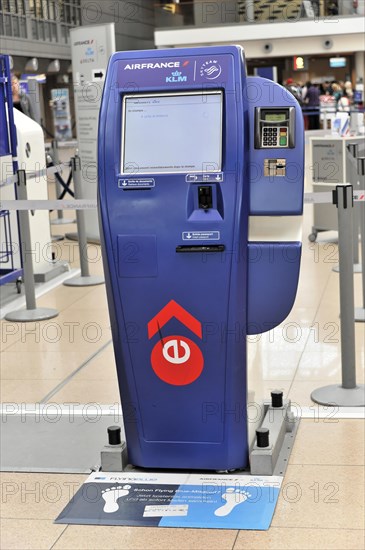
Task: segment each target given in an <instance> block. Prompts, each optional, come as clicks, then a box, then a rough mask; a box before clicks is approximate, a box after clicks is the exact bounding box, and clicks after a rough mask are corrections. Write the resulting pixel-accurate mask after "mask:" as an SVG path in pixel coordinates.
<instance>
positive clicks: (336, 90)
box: [332, 82, 343, 108]
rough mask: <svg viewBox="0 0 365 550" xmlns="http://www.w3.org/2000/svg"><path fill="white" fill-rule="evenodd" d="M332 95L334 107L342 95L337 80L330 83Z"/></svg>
mask: <svg viewBox="0 0 365 550" xmlns="http://www.w3.org/2000/svg"><path fill="white" fill-rule="evenodd" d="M332 95H333V97H334V98H335V101H336V108H337V104H338V102H339V101H340V99H341V97H342V96H343V91H342V88H341V86H340V85H339V83H338V82H333V83H332Z"/></svg>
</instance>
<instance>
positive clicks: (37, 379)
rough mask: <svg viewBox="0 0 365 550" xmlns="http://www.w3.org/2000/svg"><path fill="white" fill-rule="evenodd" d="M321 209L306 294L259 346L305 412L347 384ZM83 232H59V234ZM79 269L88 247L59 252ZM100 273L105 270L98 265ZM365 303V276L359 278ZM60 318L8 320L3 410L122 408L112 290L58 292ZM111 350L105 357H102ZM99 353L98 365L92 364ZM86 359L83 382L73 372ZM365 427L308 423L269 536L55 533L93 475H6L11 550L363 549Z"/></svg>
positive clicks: (269, 376)
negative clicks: (335, 386) (317, 395)
mask: <svg viewBox="0 0 365 550" xmlns="http://www.w3.org/2000/svg"><path fill="white" fill-rule="evenodd" d="M311 219H312V207H311V206H306V207H305V217H304V240H303V243H304V249H303V263H302V272H301V279H300V285H299V291H298V296H297V300H296V303H295V306H294V308H293V311H292V312H291V314H290V316H289V318H288V319H286V320H285V321H284V323H282V325H281V326H280V327H278V328H277V329H275V331H273V332H272V333H269V334H265V335H262V336H260V338H259V345H258V346H259V352H260V361H261V366H262V372H263V377H264V386H265V388H266V390H267V391H268V390H270V389H275V388H282V389H283V391H284V393H285V395H286V396H289V397H290V398H291V399H292V400H293V402H295V403H296V405H297V406H301V407H308V406H311V407H313V410H316V406H314V404H313V402H312V401H311V399H310V393H311V391H312V390H313V389H315V388H317V387H319V386H321V385H327V384H329V383H336V382H339V381H340V377H341V361H340V344H339V337H340V334H339V300H338V274H337V273H334V272H332V267H333V265H334V264H335V263H336V261H337V258H336V254H334V255H333V251H335V252H336V249H335V248H333V245H331V246H332V248H331V249H329V247H328V246H327V245H326V244H325V243H324V242H322V244H321V243H319V244H317V243H316V244H310V243H309V242H308V241H307V239H306V236H307V234H309V233H310V226H311ZM61 230H62V231H66V232H67V231H70V230H74V227H71V226H70V227H67V226H54V227H53V232H54V233H60V231H61ZM57 246H58V254H60V255H61V254H62V256H63V258H65V259H68V260H72V262H71V263H72V265H77V261H78V254H77V246H76V245H75V244H74V243H68V244H67V245H65V243H64V244H62V243H61V244H58V245H57ZM91 271H92V273H95V274H96V273H98V274H101V273H102V265H101V261H100V258H99V261H96V262H94V263H92V265H91ZM355 290H356V302H357V305H360V296H361V288H360V276H359V275H356V276H355ZM39 304H40V305H42V306H49V307H57V308H58V309H59V311H60V315H59V316H58V317H57V318H55V319H53V320H51V321H48V322H45V323H33V324H27V325H17V324H15V325H12V324H10V323H6V322H4V321H1V330H2V332H1V347H2V351H3V353H2V361H1V399H2V401H3V402H29V403H31V402H33V403H34V402H38V401H47V400H48V401H52V402H58V403H64V402H70V401H71V402H80V403H85V402H97V403H102V404H110V403H115V402H119V393H118V389H117V383H116V374H115V364H114V357H113V351H112V345H111V344H109V345H108V342H109V341H110V338H111V335H110V329H109V320H108V313H107V305H106V296H105V287H104V286H97V287H85V288H70V287H67V288H66V287H64V286H61V287H58V288H56V289H55V290H53V291H51V292H49V293H48V294H47V295H45V296H43V297H42V298H41V299H40V300H39ZM364 328H365V325H364V324H357V326H356V358H357V376H358V380H359V381H360V382H363V381H364V363H365V361H364V350H365V342H364V334H365V333H364ZM102 346H104V349H103V350H102V352H100V353H97V352H98V350H100V348H101V347H102ZM93 354H95V356H94V357H93V358H92V359H91V360H90V361H88V359H89V358H90V357H91V356H92V355H93ZM83 363H85V366H84V367H83V368H82V369H80V370H79V372H77V373H76V374H75V375H74V376H72V374H73V373H75V371H76V370H77V369H78V368H79V367H80V365H82V364H83ZM363 477H364V424H363V421H362V420H354V419H352V420H350V419H346V420H343V419H333V418H331V417H330V415H329V417H328V418H326V419H319V418H318V417H317V416H316V415H314V416H313V419H311V420H310V419H307V420H302V422H301V424H300V427H299V432H298V436H297V439H296V442H295V446H294V450H293V453H292V455H291V458H290V463H289V467H288V470H287V473H286V476H285V479H284V483H283V490H282V492H281V495H280V497H279V502H278V505H277V508H276V512H275V515H274V518H273V522H272V527H271V528H270V530H269V531H267V532H259V531H251V532H250V531H241V532H238V531H234V530H229V531H225V530H205V529H200V530H199V529H163V528H159V529H151V528H140V527H86V526H76V525H72V526H64V525H54V524H53V520H54V518H55V517H56V516H57V515H58V513H59V512H60V511H61V510H62V508H63V507H64V506H65V504H66V503H67V502H68V500H69V499H70V498H71V497H72V494H73V491H75V490H76V489H77V487H78V486H79V485H80V483H82V481H83V480H84V479H85V476H80V475H69V474H62V475H55V474H53V475H51V474H21V473H4V474H3V475H2V479H1V492H2V494H1V518H2V519H1V532H0V547H1V549H3V550H10V549H19V550H23V549H27V548H32V549H37V550H40V549H51V548H52V549H59V550H60V549H64V550H65V549H81V548H82V549H118V548H123V549H144V548H151V549H164V548H166V549H173V548H181V549H212V550H213V549H214V550H215V549H218V548H220V549H232V548H234V549H235V550H238V549H244V548H245V549H255V550H259V549H262V548H266V549H271V550H279V549H280V550H284V549H288V550H289V549H290V550H294V549H301V550H319V549H328V550H361V549H364V548H365V543H364V534H365V531H364V527H365V526H364V479H363Z"/></svg>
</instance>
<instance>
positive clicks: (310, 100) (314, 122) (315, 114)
mask: <svg viewBox="0 0 365 550" xmlns="http://www.w3.org/2000/svg"><path fill="white" fill-rule="evenodd" d="M320 93H321V92H320V90H319V86H316V84H313V83H310V86H309V88H308V90H307V95H306V98H307V106H308V111H310V113H311V114H309V115H308V118H309V125H308V130H319V128H320V111H319V105H320V101H319V96H320Z"/></svg>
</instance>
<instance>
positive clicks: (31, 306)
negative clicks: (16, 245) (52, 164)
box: [5, 170, 58, 322]
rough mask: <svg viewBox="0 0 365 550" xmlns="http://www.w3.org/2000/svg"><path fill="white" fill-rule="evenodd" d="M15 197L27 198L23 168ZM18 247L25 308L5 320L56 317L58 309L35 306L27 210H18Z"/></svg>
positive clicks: (11, 313)
mask: <svg viewBox="0 0 365 550" xmlns="http://www.w3.org/2000/svg"><path fill="white" fill-rule="evenodd" d="M17 174H18V181H17V198H18V199H19V200H27V198H28V197H27V187H26V185H27V181H26V175H25V170H18V172H17ZM18 215H19V231H20V248H21V255H22V262H23V273H24V289H25V303H26V309H21V310H18V311H11V312H10V313H8V314H7V315H6V316H5V319H6V320H7V321H15V322H27V321H45V320H46V319H52V318H53V317H57V315H58V311H57V310H56V309H50V308H45V307H37V304H36V297H35V288H34V270H33V258H32V255H31V248H32V241H31V236H30V223H29V211H28V210H20V211H19V214H18Z"/></svg>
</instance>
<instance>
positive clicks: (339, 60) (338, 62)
mask: <svg viewBox="0 0 365 550" xmlns="http://www.w3.org/2000/svg"><path fill="white" fill-rule="evenodd" d="M330 67H332V68H333V69H335V68H336V67H337V68H341V67H346V57H330Z"/></svg>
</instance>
